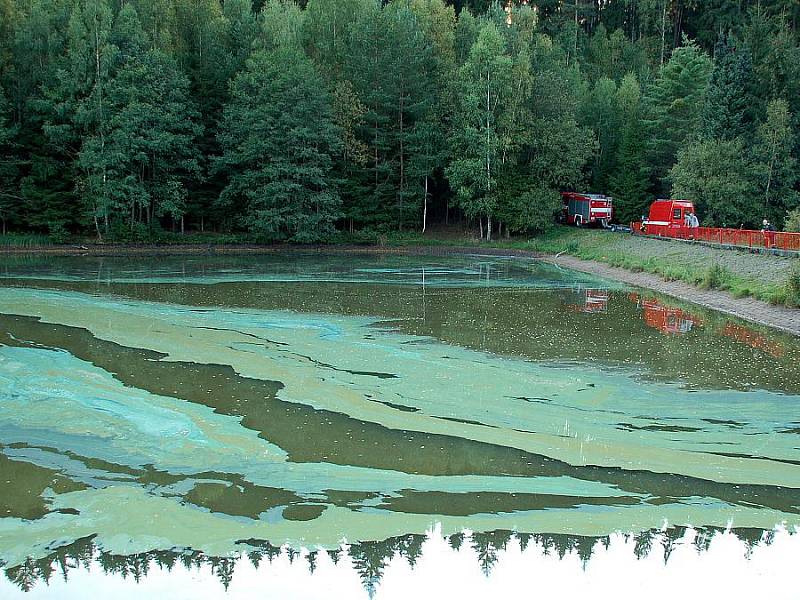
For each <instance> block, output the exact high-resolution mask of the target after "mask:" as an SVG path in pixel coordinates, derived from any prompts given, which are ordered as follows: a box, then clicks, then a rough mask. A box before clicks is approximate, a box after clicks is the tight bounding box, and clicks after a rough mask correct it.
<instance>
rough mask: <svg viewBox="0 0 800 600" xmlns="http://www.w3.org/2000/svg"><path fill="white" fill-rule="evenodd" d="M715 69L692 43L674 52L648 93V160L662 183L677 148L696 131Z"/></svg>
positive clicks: (704, 54)
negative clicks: (707, 88) (709, 81)
mask: <svg viewBox="0 0 800 600" xmlns="http://www.w3.org/2000/svg"><path fill="white" fill-rule="evenodd" d="M711 71H712V62H711V59H710V58H709V57H708V55H707V54H706V53H705V52H704V51H703V50H702V49H700V48H699V47H698V46H697V45H696V44H694V43H693V42H687V43H686V45H684V46H682V47H681V48H678V49H676V50H675V52H673V54H672V57H671V58H670V60H669V62H668V63H667V64H666V66H665V67H664V69H663V70H662V71H661V74H660V76H659V78H658V79H657V80H656V81H655V82H654V83H653V85H652V86H650V88H649V89H648V91H647V93H646V95H645V128H646V129H645V130H646V133H647V136H648V138H649V140H650V147H649V157H648V158H649V161H650V163H651V164H652V165H653V175H654V176H655V177H656V178H657V183H658V182H661V180H662V178H664V177H665V176H666V174H667V172H668V171H669V169H670V167H671V166H672V165H673V164H674V162H675V159H676V157H677V154H678V151H679V150H680V149H681V148H683V147H684V146H685V145H686V143H687V142H689V141H690V139H691V138H692V137H693V136H694V135H695V134H696V133H697V130H698V127H699V125H700V117H701V113H702V110H703V105H704V102H705V94H706V87H707V84H708V80H709V77H710V75H711Z"/></svg>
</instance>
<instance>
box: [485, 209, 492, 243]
mask: <svg viewBox="0 0 800 600" xmlns="http://www.w3.org/2000/svg"><path fill="white" fill-rule="evenodd" d="M486 241H487V242H491V241H492V215H486Z"/></svg>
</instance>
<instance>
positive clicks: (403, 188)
mask: <svg viewBox="0 0 800 600" xmlns="http://www.w3.org/2000/svg"><path fill="white" fill-rule="evenodd" d="M404 100H405V98H404V97H403V84H402V82H401V83H400V103H399V107H398V108H399V110H400V115H399V116H400V214H399V215H398V228H399V230H400V231H403V200H404V199H405V194H406V171H405V144H404V141H405V140H404V139H403V125H404V123H403V112H404V110H405V109H404V106H403V104H404Z"/></svg>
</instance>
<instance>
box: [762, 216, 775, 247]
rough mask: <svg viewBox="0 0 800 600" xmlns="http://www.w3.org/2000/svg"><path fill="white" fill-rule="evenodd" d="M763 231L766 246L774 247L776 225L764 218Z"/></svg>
mask: <svg viewBox="0 0 800 600" xmlns="http://www.w3.org/2000/svg"><path fill="white" fill-rule="evenodd" d="M761 232H762V233H763V234H764V246H766V247H767V248H772V247H773V246H774V245H775V226H774V225H773V224H772V223H770V222H769V221H768V220H767V219H764V221H763V222H762V226H761Z"/></svg>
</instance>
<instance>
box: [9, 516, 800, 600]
mask: <svg viewBox="0 0 800 600" xmlns="http://www.w3.org/2000/svg"><path fill="white" fill-rule="evenodd" d="M728 532H729V533H730V534H733V535H734V536H736V538H738V540H739V541H740V543H741V545H742V551H743V552H744V555H745V556H746V557H747V558H748V559H749V558H750V556H751V555H752V552H753V549H754V548H756V547H758V546H769V545H771V544H772V543H773V542H774V540H775V531H764V530H760V529H736V528H734V529H730V530H725V529H716V528H704V529H691V528H686V527H672V528H668V529H665V530H648V531H643V532H640V533H636V534H623V535H621V536H620V537H621V538H622V540H623V541H624V542H625V543H627V544H631V545H632V547H633V553H634V555H635V556H636V558H637V559H638V560H642V559H645V558H647V557H649V556H650V555H651V553H653V552H659V551H660V552H661V555H662V556H663V560H664V563H665V564H666V563H668V562H669V560H670V556H671V555H672V553H673V551H674V550H675V549H676V548H677V547H678V546H680V545H687V544H691V545H692V546H693V547H694V548H695V550H696V551H697V553H698V554H701V553H704V552H707V551H708V550H709V548H710V546H711V543H712V541H713V540H714V539H715V538H716V537H717V536H720V535H724V534H725V533H728ZM431 535H438V534H435V533H429V534H428V536H431ZM790 535H798V534H796V533H795V534H790ZM428 536H426V535H419V534H409V535H404V536H398V537H391V538H388V539H385V540H382V541H367V542H359V543H354V544H350V545H343V546H342V547H341V548H338V549H329V550H316V551H312V552H307V551H305V550H303V551H300V550H297V549H295V548H292V547H289V546H283V547H278V546H275V545H273V544H271V543H269V542H267V541H264V540H256V539H247V540H240V542H239V543H240V544H241V545H242V546H243V547H247V548H249V549H248V550H246V551H243V552H242V553H241V554H239V555H234V556H209V555H207V554H204V553H203V552H199V551H196V550H190V549H183V550H178V549H175V550H152V551H149V552H143V553H137V554H130V555H123V554H113V553H111V552H106V551H103V550H102V548H101V547H100V546H99V545H97V544H96V543H95V541H94V536H90V537H85V538H82V539H79V540H76V541H75V542H73V543H71V544H67V545H64V546H60V547H58V548H56V549H54V550H53V551H52V552H51V553H50V554H49V555H47V556H46V557H44V558H40V559H34V558H31V557H29V558H28V559H26V560H25V561H24V562H23V563H21V564H19V565H15V566H10V567H7V568H5V576H6V578H7V579H8V580H9V581H10V582H12V583H13V584H14V585H16V586H17V587H18V588H19V589H20V590H22V591H23V592H28V591H30V590H32V589H33V588H34V587H35V586H36V585H38V584H43V585H49V584H50V583H51V581H53V578H54V577H60V578H62V579H63V581H64V582H67V581H69V578H70V575H71V574H72V573H74V572H76V571H79V570H86V571H88V570H90V569H92V570H96V569H98V568H99V569H100V570H101V571H102V572H103V574H105V575H114V576H118V577H121V578H123V579H129V578H130V579H132V580H133V581H135V582H136V583H140V582H142V581H143V580H144V579H145V578H147V577H148V575H149V574H150V573H151V571H153V570H154V569H158V570H160V571H162V572H163V571H167V572H172V570H173V569H174V568H175V566H176V565H178V564H180V565H181V566H182V567H183V568H184V569H185V570H187V571H193V570H194V571H199V570H200V569H201V568H204V567H205V568H207V569H209V570H210V572H211V573H212V574H213V575H214V576H215V577H216V578H217V579H218V580H219V581H220V583H221V584H222V587H223V588H224V589H225V590H227V589H228V587H229V586H230V584H231V582H232V581H233V578H234V571H235V568H236V566H237V564H238V563H239V561H241V560H247V561H249V562H250V563H251V564H252V566H253V567H254V568H256V569H263V568H268V567H266V566H265V561H266V564H267V565H271V564H272V563H273V561H275V560H277V559H280V558H282V557H285V558H286V559H287V560H288V561H289V563H294V562H295V561H297V560H298V558H300V557H302V559H303V560H304V561H305V562H306V566H307V570H308V573H309V575H313V574H314V572H315V570H316V569H317V564H318V560H319V557H320V555H322V554H323V553H324V554H326V555H327V557H328V558H329V559H330V561H331V562H332V563H333V564H334V565H339V566H342V567H343V568H348V567H347V566H346V565H340V563H341V562H342V559H343V558H347V559H348V560H349V565H350V566H351V567H352V569H354V570H355V572H356V573H357V574H358V576H359V578H360V581H361V584H362V586H363V587H364V590H365V591H366V592H367V593H368V595H369V596H370V597H372V596H373V595H374V594H375V592H376V590H377V589H378V587H379V585H380V583H381V579H382V578H383V575H384V571H385V569H386V568H387V566H388V565H389V563H390V562H391V560H392V559H393V558H395V557H396V556H400V557H402V558H404V559H405V561H406V562H407V563H408V565H409V567H410V568H411V569H413V568H414V567H415V565H416V564H417V561H418V560H419V559H420V558H421V557H422V556H423V543H424V542H425V541H426V539H428ZM447 542H448V544H449V547H450V548H451V549H452V551H454V552H462V551H465V550H467V551H472V552H473V553H474V556H475V557H476V559H477V561H478V566H479V567H480V570H481V572H482V573H483V574H484V575H485V576H487V577H488V576H489V575H490V574H491V573H492V570H493V569H494V568H495V566H497V564H498V561H500V560H501V559H502V556H501V553H502V552H504V551H506V550H507V549H508V548H509V545H510V544H511V543H512V542H513V543H515V544H518V545H519V549H520V550H521V551H522V552H525V551H526V550H528V549H530V548H538V549H539V552H540V554H542V555H544V556H558V558H559V560H564V559H565V557H571V556H575V557H577V558H578V559H579V560H580V562H581V564H582V565H583V567H584V568H586V566H587V564H588V563H589V561H590V560H591V559H592V556H593V554H594V553H596V552H597V551H598V550H599V549H605V550H608V549H609V547H610V545H611V543H612V536H603V537H590V536H576V535H567V534H547V533H544V534H541V533H533V534H532V533H518V532H512V531H503V530H501V531H492V532H486V533H470V532H462V533H458V534H454V535H451V536H449V537H448V538H447Z"/></svg>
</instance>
